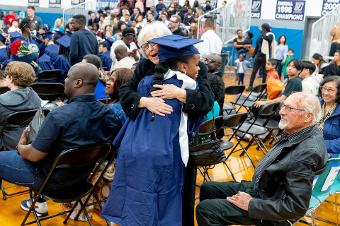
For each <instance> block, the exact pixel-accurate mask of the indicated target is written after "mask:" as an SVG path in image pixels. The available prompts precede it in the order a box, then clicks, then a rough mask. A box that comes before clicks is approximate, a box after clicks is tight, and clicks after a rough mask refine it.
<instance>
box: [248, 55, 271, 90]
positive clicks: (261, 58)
mask: <svg viewBox="0 0 340 226" xmlns="http://www.w3.org/2000/svg"><path fill="white" fill-rule="evenodd" d="M265 66H266V55H264V54H258V55H256V56H255V58H254V65H253V71H252V73H251V75H250V81H249V87H253V85H254V81H255V78H256V73H257V72H258V70H259V69H260V68H262V70H263V71H264V75H263V77H262V83H265V81H266V77H267V76H266V70H265Z"/></svg>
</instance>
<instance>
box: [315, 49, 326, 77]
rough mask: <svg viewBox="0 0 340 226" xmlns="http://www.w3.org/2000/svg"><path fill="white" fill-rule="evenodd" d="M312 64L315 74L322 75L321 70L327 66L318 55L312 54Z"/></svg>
mask: <svg viewBox="0 0 340 226" xmlns="http://www.w3.org/2000/svg"><path fill="white" fill-rule="evenodd" d="M312 63H313V64H314V65H315V66H316V70H315V74H323V70H324V69H325V67H326V66H327V65H328V64H327V62H326V61H325V59H324V58H323V56H322V55H321V54H320V53H314V54H313V56H312Z"/></svg>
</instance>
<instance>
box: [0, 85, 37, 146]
mask: <svg viewBox="0 0 340 226" xmlns="http://www.w3.org/2000/svg"><path fill="white" fill-rule="evenodd" d="M40 106H41V99H40V98H39V96H38V94H37V93H36V92H35V91H34V90H33V89H32V88H31V87H26V88H20V89H17V90H14V91H8V92H6V93H4V94H2V95H0V151H2V150H13V149H15V146H16V145H17V144H18V141H19V138H20V136H21V133H22V131H23V130H24V128H21V127H19V126H15V125H9V124H7V123H6V120H7V118H8V116H9V115H10V114H12V113H14V112H19V111H25V110H32V109H38V108H39V107H40Z"/></svg>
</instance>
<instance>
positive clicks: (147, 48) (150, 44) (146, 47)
mask: <svg viewBox="0 0 340 226" xmlns="http://www.w3.org/2000/svg"><path fill="white" fill-rule="evenodd" d="M155 45H156V44H155V43H148V42H147V43H144V44H143V45H142V46H141V48H142V50H143V51H144V52H145V51H146V50H149V49H150V48H152V47H154V46H155Z"/></svg>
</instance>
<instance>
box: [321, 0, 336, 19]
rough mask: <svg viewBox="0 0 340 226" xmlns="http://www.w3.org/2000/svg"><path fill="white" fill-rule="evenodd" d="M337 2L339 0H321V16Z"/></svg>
mask: <svg viewBox="0 0 340 226" xmlns="http://www.w3.org/2000/svg"><path fill="white" fill-rule="evenodd" d="M339 4H340V0H323V3H322V10H321V16H324V15H326V14H327V13H328V12H330V11H332V10H333V9H334V8H335V7H336V6H337V5H339Z"/></svg>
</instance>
